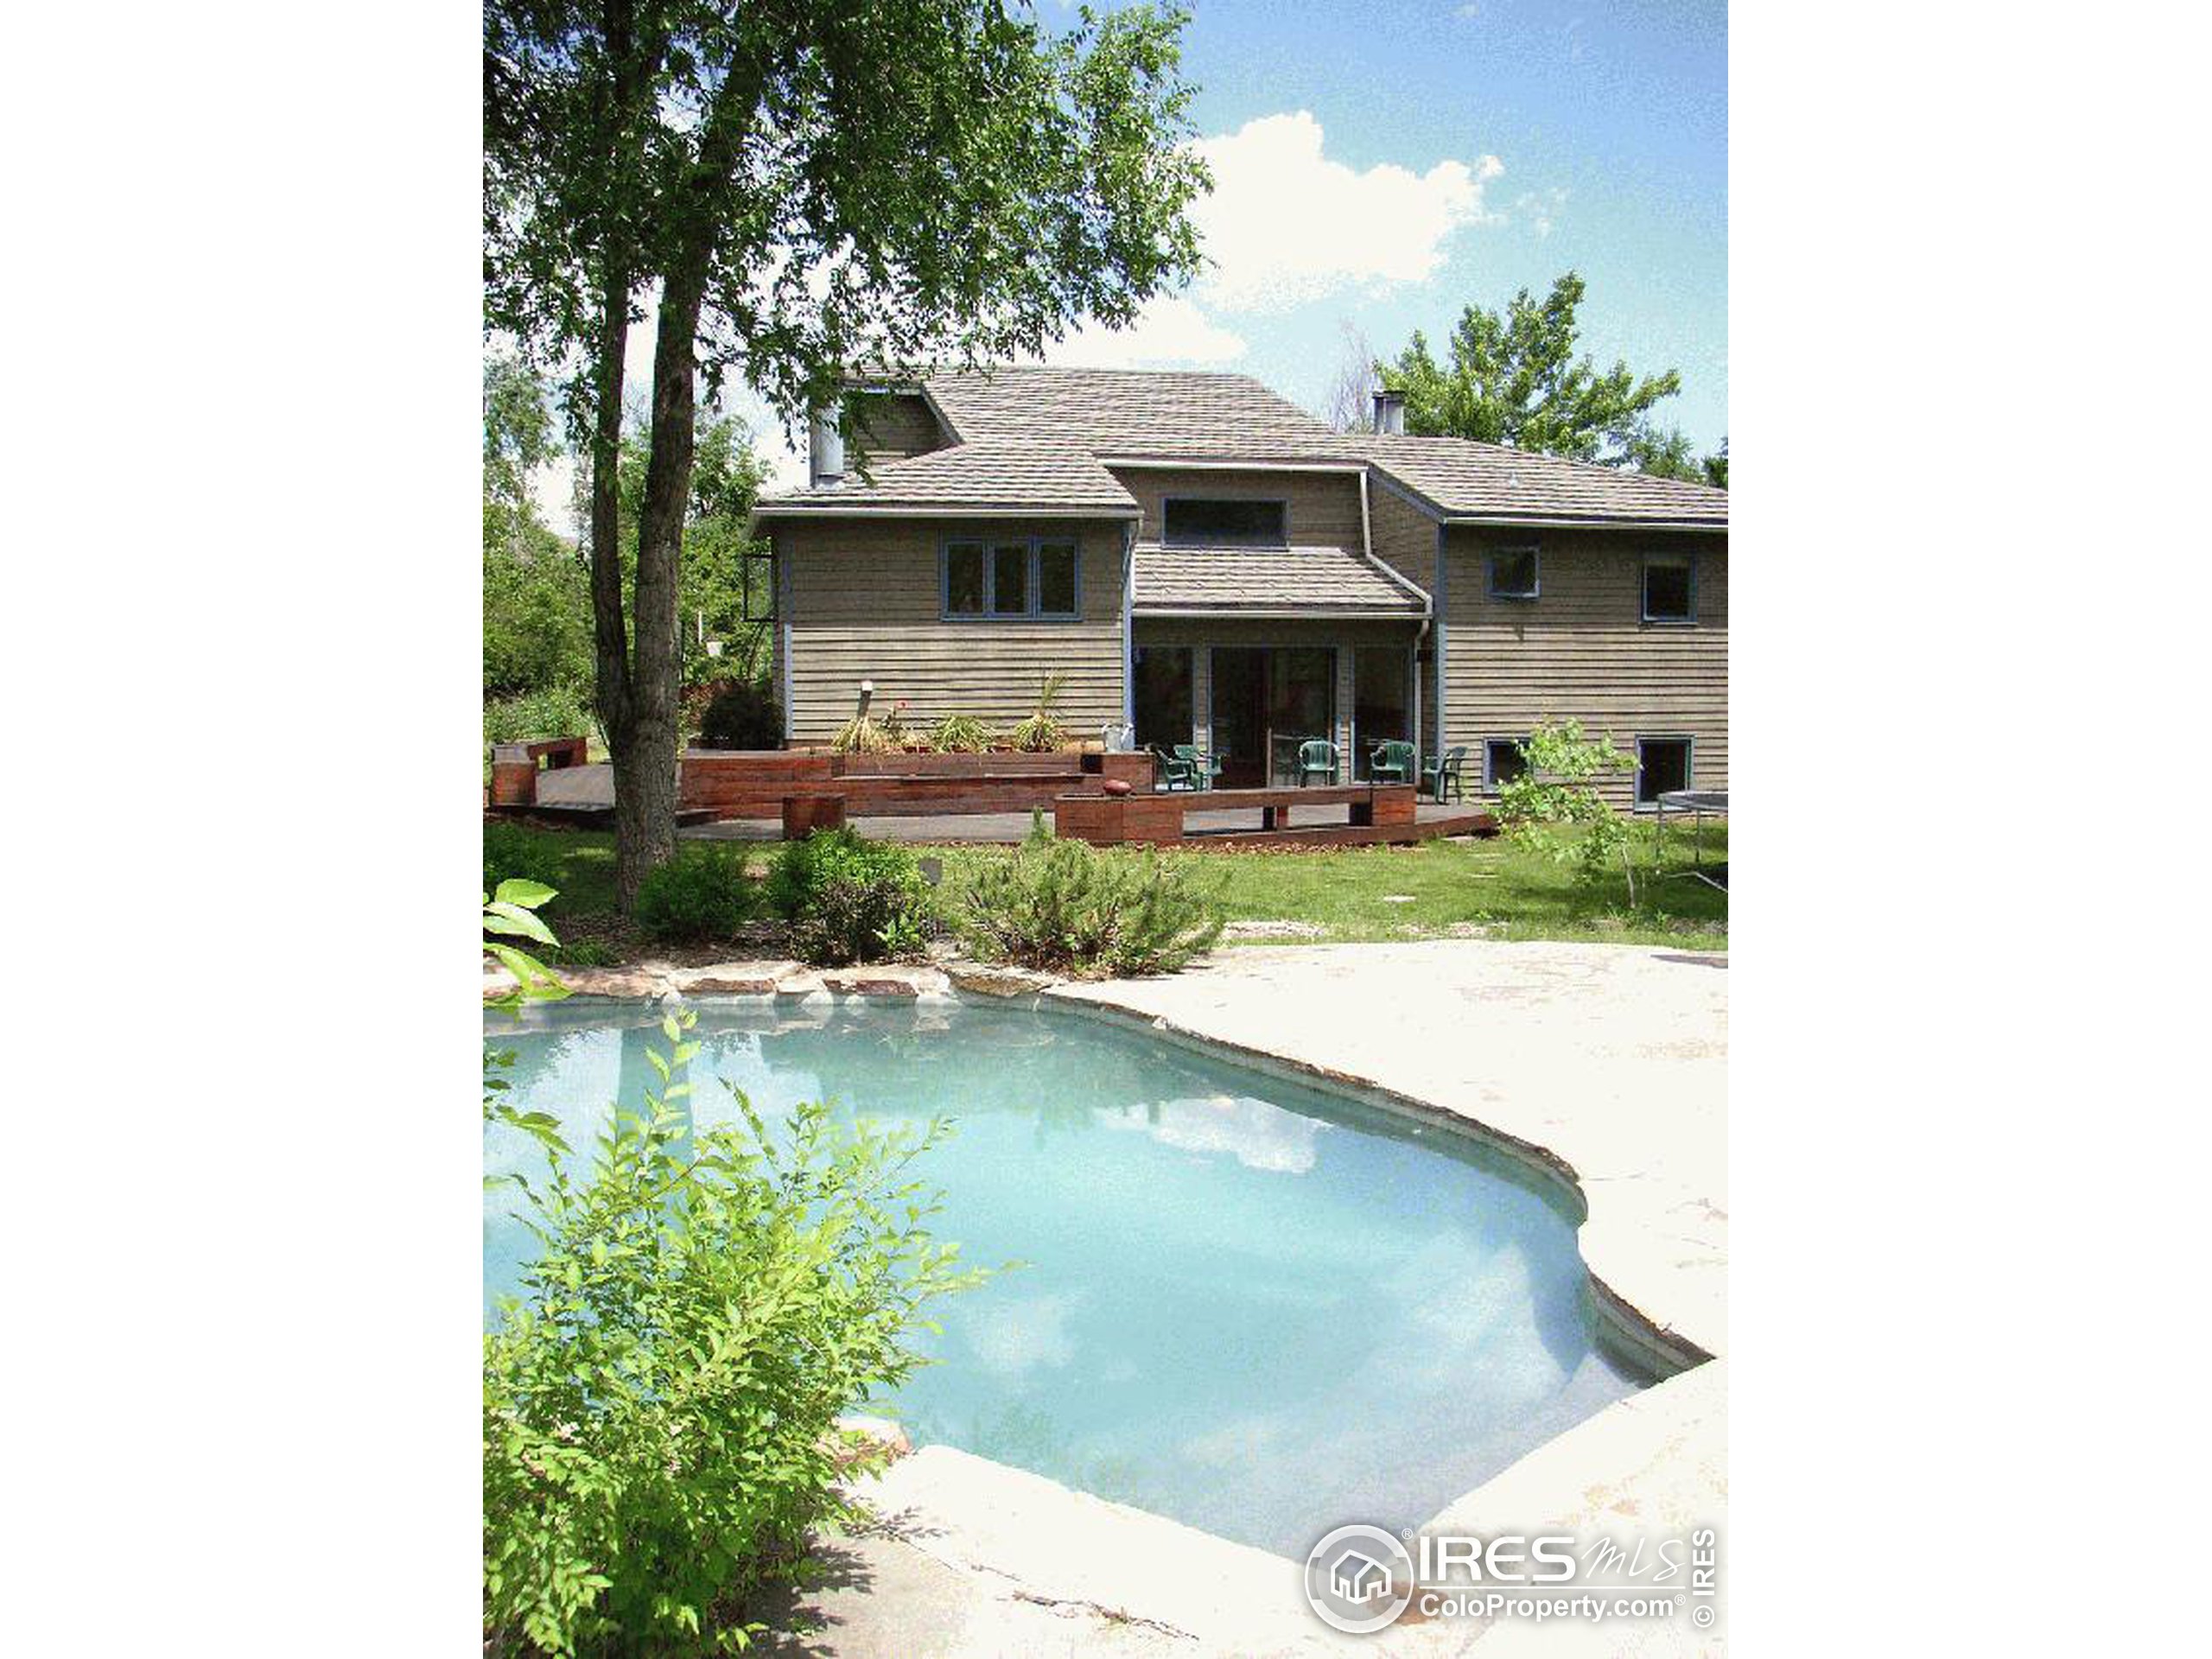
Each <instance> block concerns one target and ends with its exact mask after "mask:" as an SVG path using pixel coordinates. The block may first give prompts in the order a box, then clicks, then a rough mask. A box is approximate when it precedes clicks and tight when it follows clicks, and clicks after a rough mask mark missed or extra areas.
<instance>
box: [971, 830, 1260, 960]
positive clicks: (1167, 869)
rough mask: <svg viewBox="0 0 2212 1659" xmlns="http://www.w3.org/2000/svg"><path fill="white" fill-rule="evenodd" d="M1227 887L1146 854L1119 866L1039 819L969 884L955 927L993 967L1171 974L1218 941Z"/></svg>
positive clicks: (1225, 880)
mask: <svg viewBox="0 0 2212 1659" xmlns="http://www.w3.org/2000/svg"><path fill="white" fill-rule="evenodd" d="M1228 881H1229V878H1228V876H1227V874H1223V875H1222V876H1221V877H1220V879H1219V880H1212V881H1202V880H1199V879H1198V877H1197V876H1196V875H1195V874H1193V873H1192V870H1191V869H1190V868H1188V867H1187V866H1185V865H1182V864H1179V863H1166V862H1162V861H1160V857H1159V855H1157V854H1156V853H1154V851H1153V850H1152V849H1150V848H1147V849H1145V852H1144V855H1143V856H1142V857H1141V858H1140V859H1135V860H1130V859H1116V858H1113V857H1109V855H1105V854H1103V853H1101V852H1099V851H1098V850H1097V849H1096V848H1093V847H1091V846H1090V845H1088V844H1087V843H1085V842H1080V841H1062V840H1060V839H1058V837H1056V836H1053V835H1052V832H1051V831H1050V830H1048V829H1046V828H1045V824H1044V819H1043V815H1042V814H1038V815H1036V817H1035V818H1034V821H1033V828H1032V829H1031V830H1030V833H1029V839H1028V840H1027V842H1023V843H1022V845H1021V846H1020V848H1018V849H1016V850H1015V851H1014V853H1013V854H1012V855H1010V856H1008V857H1007V858H1003V859H1000V860H996V861H991V862H988V863H985V864H982V865H981V866H979V867H978V868H976V871H975V873H974V874H973V875H971V876H970V877H969V881H968V884H967V886H966V887H965V888H964V889H963V891H962V893H961V894H960V898H959V900H958V903H957V906H956V908H955V912H954V926H955V927H956V928H957V929H958V931H959V932H960V936H961V938H962V939H963V941H964V942H965V944H967V946H968V948H969V950H972V951H973V952H975V954H976V955H977V956H979V957H983V958H984V959H985V960H987V961H992V962H1007V963H1017V964H1019V965H1020V966H1021V967H1025V968H1041V969H1046V971H1048V972H1052V973H1065V974H1074V975H1078V976H1086V977H1089V976H1117V975H1140V974H1168V973H1173V972H1174V971H1175V970H1176V969H1179V968H1181V967H1183V966H1185V964H1187V963H1189V962H1190V961H1191V960H1192V958H1193V957H1198V956H1199V955H1200V954H1202V953H1203V952H1205V951H1206V950H1211V949H1212V948H1213V946H1214V944H1216V942H1217V941H1218V940H1219V939H1220V938H1221V930H1222V926H1223V925H1224V921H1225V920H1226V919H1227V912H1226V909H1225V907H1224V905H1223V902H1222V893H1223V891H1224V888H1226V887H1227V886H1228Z"/></svg>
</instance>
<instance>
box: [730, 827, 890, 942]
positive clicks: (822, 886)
mask: <svg viewBox="0 0 2212 1659" xmlns="http://www.w3.org/2000/svg"><path fill="white" fill-rule="evenodd" d="M768 903H769V906H770V907H771V908H772V909H773V910H774V911H775V912H776V913H777V914H778V915H779V916H782V917H784V918H786V919H787V920H789V922H790V923H791V952H792V954H793V955H795V956H797V957H799V958H800V959H801V960H802V961H804V962H810V963H816V964H817V965H819V966H822V967H825V968H842V967H844V966H846V965H848V964H849V963H855V962H875V961H880V960H881V959H883V958H885V957H905V956H913V955H917V954H918V953H919V951H920V950H921V948H922V946H923V944H925V942H926V940H927V938H928V928H929V916H930V910H929V884H928V883H927V882H925V880H923V879H922V872H921V867H920V865H919V864H918V863H917V862H916V861H915V858H914V855H913V854H912V853H911V852H909V851H907V850H906V849H905V848H904V847H899V846H895V845H893V843H891V842H880V841H868V840H866V839H864V838H863V837H862V836H859V835H856V834H855V833H854V832H853V831H852V830H850V829H817V830H816V831H815V832H814V833H813V834H812V835H810V836H808V837H807V838H806V839H805V840H804V841H793V842H785V844H784V848H783V850H782V851H781V852H780V853H779V854H778V855H776V861H775V862H774V863H773V864H772V865H771V866H770V867H769V870H768Z"/></svg>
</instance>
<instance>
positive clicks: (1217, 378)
mask: <svg viewBox="0 0 2212 1659" xmlns="http://www.w3.org/2000/svg"><path fill="white" fill-rule="evenodd" d="M918 389H919V390H920V391H921V393H922V395H923V396H924V397H925V398H926V399H927V400H928V402H929V404H930V405H931V408H933V409H934V410H936V411H937V413H938V416H939V418H940V419H941V420H942V421H943V422H944V425H945V426H946V428H947V429H948V430H949V431H950V435H951V437H952V440H953V442H951V444H950V447H948V448H944V449H938V450H934V451H931V452H930V453H928V454H918V455H913V456H910V457H907V458H906V459H904V460H899V461H886V462H883V463H881V464H880V465H878V466H877V467H875V468H874V478H873V479H869V480H863V479H862V478H861V477H860V476H859V475H858V474H851V475H849V476H848V477H847V478H845V479H844V480H842V481H841V482H839V483H837V484H834V485H831V486H828V487H826V488H823V489H808V490H798V491H793V492H791V493H785V494H783V495H777V496H769V497H766V498H764V499H762V500H761V501H760V505H758V506H757V507H756V508H755V509H754V510H755V512H759V513H760V514H762V515H764V516H794V515H811V514H822V513H830V514H835V513H840V512H857V513H871V512H874V513H887V514H889V513H896V512H901V511H905V512H917V513H938V514H944V513H948V512H955V511H958V510H963V509H964V510H967V511H969V512H976V513H986V512H999V511H1003V512H1020V513H1053V512H1058V513H1064V514H1065V513H1072V512H1083V511H1096V512H1099V513H1100V514H1101V515H1102V516H1107V517H1114V518H1134V517H1135V516H1136V512H1137V505H1136V502H1135V498H1133V497H1132V496H1131V495H1130V494H1129V493H1128V491H1127V490H1125V489H1123V488H1122V486H1121V485H1120V483H1118V482H1117V481H1116V480H1115V478H1114V476H1113V474H1111V473H1109V472H1108V471H1107V469H1106V467H1104V466H1103V465H1102V464H1101V463H1102V460H1110V461H1131V462H1137V461H1155V462H1166V463H1174V462H1178V461H1182V462H1192V463H1204V462H1230V463H1236V462H1243V463H1249V464H1250V465H1252V466H1255V467H1268V466H1275V467H1293V466H1298V465H1307V466H1312V465H1316V464H1328V465H1334V466H1338V467H1346V468H1362V467H1364V468H1368V469H1370V470H1371V472H1372V474H1373V475H1374V477H1375V479H1376V483H1377V486H1378V487H1383V488H1394V487H1395V488H1396V489H1397V490H1399V491H1400V492H1401V493H1403V494H1404V495H1406V496H1407V497H1408V499H1411V500H1413V501H1414V503H1415V504H1416V505H1420V506H1421V508H1422V510H1423V511H1425V512H1428V513H1430V514H1431V515H1433V517H1436V518H1444V519H1469V520H1474V521H1479V522H1484V523H1496V524H1530V525H1539V524H1592V525H1605V524H1622V525H1637V524H1645V525H1652V526H1660V525H1664V526H1668V527H1670V528H1675V529H1689V530H1696V529H1711V530H1716V531H1725V530H1726V528H1727V527H1728V493H1727V492H1726V491H1725V490H1716V489H1713V488H1710V487H1708V486H1705V485H1702V484H1686V483H1681V482H1679V481H1677V480H1673V479H1663V478H1649V477H1646V476H1645V475H1644V474H1640V473H1631V472H1625V471H1623V470H1620V469H1618V468H1616V467H1601V466H1599V465H1596V464H1595V463H1592V462H1589V461H1567V460H1565V459H1563V458H1561V457H1560V456H1557V455H1543V454H1535V452H1533V451H1531V450H1525V449H1513V448H1506V447H1504V446H1503V445H1499V444H1491V443H1476V442H1471V441H1469V440H1466V439H1463V438H1416V437H1398V436H1390V435H1382V434H1373V433H1344V432H1337V431H1334V430H1332V429H1331V428H1330V427H1329V426H1328V424H1327V423H1325V422H1323V421H1321V420H1319V419H1317V418H1316V417H1315V416H1312V415H1310V414H1308V413H1307V412H1306V410H1302V409H1300V408H1299V407H1298V405H1297V404H1294V403H1292V402H1291V401H1290V400H1289V399H1288V398H1287V397H1281V396H1280V395H1279V394H1277V393H1275V392H1274V391H1270V390H1269V389H1268V387H1266V386H1264V385H1262V384H1261V383H1260V382H1259V381H1258V380H1255V379H1254V378H1252V377H1251V376H1250V375H1245V374H1217V373H1192V372H1181V371H1166V370H1128V369H1069V368H1052V367H1044V366H1037V365H1015V366H1007V367H1002V368H998V369H993V370H989V371H982V370H963V371H959V372H947V373H943V374H936V375H931V376H929V377H928V378H925V380H923V381H922V382H921V383H920V384H919V388H918Z"/></svg>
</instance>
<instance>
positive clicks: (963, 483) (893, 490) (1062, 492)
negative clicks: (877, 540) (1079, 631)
mask: <svg viewBox="0 0 2212 1659" xmlns="http://www.w3.org/2000/svg"><path fill="white" fill-rule="evenodd" d="M873 470H874V478H873V479H864V478H862V477H861V475H860V474H857V473H855V474H852V475H851V476H849V477H848V478H847V479H846V480H844V481H843V482H842V483H840V484H837V485H836V486H832V487H830V488H829V489H820V490H801V491H798V492H795V493H792V494H789V495H781V496H772V497H768V498H766V499H763V500H762V501H761V503H760V507H759V509H758V510H759V511H760V512H766V513H769V514H771V515H773V514H776V513H778V512H783V511H789V510H793V509H796V510H799V511H808V510H816V511H819V510H823V509H830V510H835V509H840V508H842V509H845V510H848V511H849V510H852V509H855V508H864V509H868V510H871V511H881V512H895V511H897V510H899V509H900V508H905V509H907V510H909V511H912V512H930V511H940V510H944V509H948V508H963V509H972V510H974V511H976V512H992V511H998V510H1004V511H1007V512H1079V511H1085V510H1090V511H1095V512H1097V513H1098V515H1099V516H1100V517H1101V518H1135V517H1136V516H1137V503H1136V498H1135V497H1134V496H1132V495H1131V494H1130V493H1128V491H1127V490H1125V489H1123V488H1122V486H1121V483H1120V482H1119V480H1116V478H1115V476H1114V474H1111V473H1109V472H1108V471H1107V470H1106V469H1105V467H1102V466H1100V465H1099V464H1098V461H1097V459H1096V457H1095V456H1093V455H1092V454H1090V451H1089V450H1087V449H1083V448H1075V447H1073V446H1071V445H1069V444H1066V443H1049V442H1042V441H1040V440H1033V439H1027V440H1022V441H1020V442H1007V441H1003V440H986V441H983V442H974V443H957V444H954V445H953V446H952V447H951V448H949V449H932V450H931V451H930V452H929V453H927V454H919V455H911V456H908V457H907V458H906V459H905V460H903V461H885V462H882V463H880V465H878V466H877V467H874V469H873Z"/></svg>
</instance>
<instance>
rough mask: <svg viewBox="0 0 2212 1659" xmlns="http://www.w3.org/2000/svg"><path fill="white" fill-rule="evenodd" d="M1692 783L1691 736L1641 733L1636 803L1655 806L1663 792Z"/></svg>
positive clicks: (1638, 744) (1637, 755) (1637, 750)
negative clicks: (1647, 735)
mask: <svg viewBox="0 0 2212 1659" xmlns="http://www.w3.org/2000/svg"><path fill="white" fill-rule="evenodd" d="M1689 787H1690V740H1689V739H1688V738H1687V737H1639V738H1638V739H1637V741H1636V804H1637V805H1638V806H1656V805H1657V804H1659V798H1660V797H1661V796H1662V795H1665V794H1668V793H1669V792H1670V791H1674V790H1677V789H1688V788H1689Z"/></svg>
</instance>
